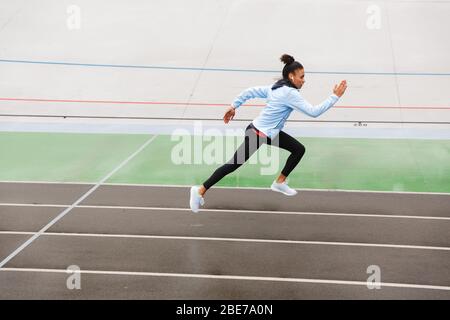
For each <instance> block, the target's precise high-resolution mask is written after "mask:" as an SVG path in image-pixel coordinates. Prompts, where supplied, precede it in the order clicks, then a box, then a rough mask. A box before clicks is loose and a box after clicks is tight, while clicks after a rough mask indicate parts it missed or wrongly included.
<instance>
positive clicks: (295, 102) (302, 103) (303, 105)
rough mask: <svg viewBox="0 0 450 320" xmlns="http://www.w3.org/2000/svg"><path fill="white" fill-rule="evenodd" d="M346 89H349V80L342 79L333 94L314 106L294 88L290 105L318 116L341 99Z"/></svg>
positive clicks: (314, 116) (312, 115)
mask: <svg viewBox="0 0 450 320" xmlns="http://www.w3.org/2000/svg"><path fill="white" fill-rule="evenodd" d="M345 89H347V82H346V81H345V80H344V81H341V83H340V84H339V85H335V86H334V90H333V94H332V95H330V96H329V97H328V98H327V99H326V100H325V101H323V102H322V103H321V104H318V105H316V106H313V105H312V104H310V103H309V102H308V101H306V100H305V99H304V98H303V97H302V95H301V94H300V92H298V91H297V90H295V91H294V90H292V91H291V92H290V96H289V105H290V106H291V107H292V108H293V109H295V110H297V111H301V112H303V113H305V114H307V115H308V116H310V117H313V118H317V117H318V116H320V115H321V114H322V113H324V112H325V111H327V110H328V109H330V108H331V107H332V106H334V104H335V103H336V102H337V101H338V100H339V98H340V97H341V96H342V95H343V94H344V92H345Z"/></svg>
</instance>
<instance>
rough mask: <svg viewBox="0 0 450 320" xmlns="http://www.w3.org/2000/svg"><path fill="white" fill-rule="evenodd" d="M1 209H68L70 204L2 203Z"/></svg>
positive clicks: (0, 204)
mask: <svg viewBox="0 0 450 320" xmlns="http://www.w3.org/2000/svg"><path fill="white" fill-rule="evenodd" d="M0 207H44V208H46V207H50V208H66V207H70V204H66V205H64V204H43V203H7V202H5V203H0Z"/></svg>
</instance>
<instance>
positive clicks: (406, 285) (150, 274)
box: [0, 268, 450, 291]
mask: <svg viewBox="0 0 450 320" xmlns="http://www.w3.org/2000/svg"><path fill="white" fill-rule="evenodd" d="M0 271H3V272H43V273H64V274H67V270H64V269H35V268H2V269H0ZM80 273H81V274H96V275H116V276H145V277H175V278H200V279H217V280H243V281H268V282H291V283H315V284H333V285H353V286H365V287H367V285H369V284H370V285H380V286H381V287H393V288H408V289H426V290H442V291H450V287H449V286H434V285H423V284H409V283H393V282H370V283H368V282H366V281H345V280H330V279H307V278H280V277H257V276H235V275H212V274H196V273H162V272H131V271H100V270H80Z"/></svg>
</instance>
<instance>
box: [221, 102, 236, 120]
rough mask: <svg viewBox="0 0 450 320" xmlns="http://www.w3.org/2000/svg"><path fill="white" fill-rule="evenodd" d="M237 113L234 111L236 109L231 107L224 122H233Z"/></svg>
mask: <svg viewBox="0 0 450 320" xmlns="http://www.w3.org/2000/svg"><path fill="white" fill-rule="evenodd" d="M235 113H236V111H235V110H234V107H233V106H230V107H229V108H228V109H227V111H226V112H225V115H224V116H223V122H225V123H228V122H230V120H233V118H234V114H235Z"/></svg>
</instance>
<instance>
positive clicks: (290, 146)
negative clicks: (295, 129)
mask: <svg viewBox="0 0 450 320" xmlns="http://www.w3.org/2000/svg"><path fill="white" fill-rule="evenodd" d="M276 143H278V145H277V146H278V147H280V148H282V149H285V150H287V151H289V152H290V153H291V154H290V155H289V157H288V158H287V160H286V164H285V165H284V168H283V170H281V174H282V175H283V176H285V177H287V176H289V174H290V173H291V172H292V170H294V168H295V167H296V166H297V165H298V163H299V162H300V160H302V158H303V155H304V154H305V151H306V149H305V146H304V145H303V144H301V143H300V142H299V141H298V140H297V139H295V138H294V137H292V136H290V135H288V134H287V133H286V132H284V131H281V132H280V133H279V135H278V137H277V139H276ZM272 145H274V144H273V143H272Z"/></svg>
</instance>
